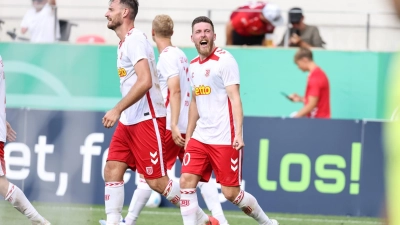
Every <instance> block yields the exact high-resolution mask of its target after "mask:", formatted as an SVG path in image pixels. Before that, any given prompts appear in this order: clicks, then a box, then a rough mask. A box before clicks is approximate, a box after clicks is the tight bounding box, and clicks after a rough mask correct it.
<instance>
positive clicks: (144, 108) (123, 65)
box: [117, 28, 166, 125]
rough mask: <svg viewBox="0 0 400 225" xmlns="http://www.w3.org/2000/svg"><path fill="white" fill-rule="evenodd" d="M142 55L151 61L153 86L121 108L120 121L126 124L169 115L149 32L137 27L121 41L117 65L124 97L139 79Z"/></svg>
mask: <svg viewBox="0 0 400 225" xmlns="http://www.w3.org/2000/svg"><path fill="white" fill-rule="evenodd" d="M141 59H147V60H148V62H149V67H150V72H151V78H152V80H153V86H152V87H151V89H150V90H149V91H148V92H147V93H146V95H145V96H143V98H142V99H140V100H139V101H138V102H136V103H135V104H133V105H132V106H130V107H129V108H127V109H125V110H124V111H123V112H122V114H121V118H120V121H121V123H122V124H124V125H132V124H137V123H139V122H142V121H145V120H149V119H152V118H158V117H165V116H166V110H165V106H164V102H163V97H162V94H161V89H160V85H159V82H158V77H157V67H156V60H155V56H154V50H153V46H152V45H151V43H150V42H149V40H148V39H147V37H146V35H145V34H144V33H143V32H141V31H140V30H138V29H136V28H133V29H132V30H130V31H129V32H128V34H127V35H126V37H125V41H124V42H120V44H119V48H118V60H117V66H118V75H119V77H120V89H121V93H122V97H125V96H126V95H127V93H128V92H129V91H130V90H131V89H132V86H133V85H134V84H135V83H136V80H137V75H136V71H135V65H136V63H137V62H139V61H140V60H141Z"/></svg>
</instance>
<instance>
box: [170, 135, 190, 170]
mask: <svg viewBox="0 0 400 225" xmlns="http://www.w3.org/2000/svg"><path fill="white" fill-rule="evenodd" d="M181 136H182V138H183V139H185V138H186V134H181ZM184 154H185V149H184V148H183V147H180V146H178V145H176V144H175V142H174V140H173V139H172V132H171V131H170V130H166V131H165V161H166V162H167V169H168V170H170V169H171V168H172V167H173V166H174V165H175V162H176V157H178V158H179V160H180V161H181V162H182V159H183V155H184Z"/></svg>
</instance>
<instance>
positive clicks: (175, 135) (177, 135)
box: [171, 126, 185, 147]
mask: <svg viewBox="0 0 400 225" xmlns="http://www.w3.org/2000/svg"><path fill="white" fill-rule="evenodd" d="M171 132H172V140H174V142H175V144H176V145H178V146H180V147H183V146H185V139H183V138H182V135H181V131H180V130H179V128H178V126H171Z"/></svg>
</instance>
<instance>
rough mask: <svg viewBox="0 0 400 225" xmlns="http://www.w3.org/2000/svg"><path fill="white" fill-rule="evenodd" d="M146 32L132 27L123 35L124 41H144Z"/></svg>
mask: <svg viewBox="0 0 400 225" xmlns="http://www.w3.org/2000/svg"><path fill="white" fill-rule="evenodd" d="M146 40H148V38H147V36H146V34H145V33H144V32H142V31H141V30H139V29H136V28H133V29H131V30H130V31H128V33H127V34H126V36H125V42H135V41H146Z"/></svg>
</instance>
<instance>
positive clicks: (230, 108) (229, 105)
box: [228, 98, 235, 145]
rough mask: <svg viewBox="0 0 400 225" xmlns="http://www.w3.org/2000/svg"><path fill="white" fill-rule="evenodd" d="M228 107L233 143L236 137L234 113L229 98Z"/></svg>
mask: <svg viewBox="0 0 400 225" xmlns="http://www.w3.org/2000/svg"><path fill="white" fill-rule="evenodd" d="M228 109H229V123H230V125H231V126H230V127H231V144H232V145H233V139H235V125H234V123H233V113H232V104H231V100H230V99H229V98H228Z"/></svg>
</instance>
